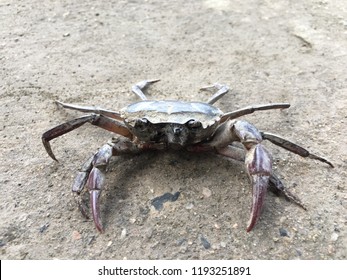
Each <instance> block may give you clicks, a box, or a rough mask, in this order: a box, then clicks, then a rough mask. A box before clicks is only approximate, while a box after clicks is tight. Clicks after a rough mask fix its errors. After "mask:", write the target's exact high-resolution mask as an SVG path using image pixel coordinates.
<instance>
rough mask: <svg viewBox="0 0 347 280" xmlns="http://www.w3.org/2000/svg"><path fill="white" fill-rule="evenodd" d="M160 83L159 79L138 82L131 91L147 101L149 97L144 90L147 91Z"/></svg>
mask: <svg viewBox="0 0 347 280" xmlns="http://www.w3.org/2000/svg"><path fill="white" fill-rule="evenodd" d="M159 81H160V80H159V79H156V80H144V81H141V82H138V83H137V84H135V85H133V86H132V87H131V90H132V92H133V93H135V94H136V95H137V96H138V97H140V98H141V99H142V100H147V96H146V95H145V94H144V93H143V90H145V89H146V88H147V87H148V86H149V85H151V84H154V83H156V82H159Z"/></svg>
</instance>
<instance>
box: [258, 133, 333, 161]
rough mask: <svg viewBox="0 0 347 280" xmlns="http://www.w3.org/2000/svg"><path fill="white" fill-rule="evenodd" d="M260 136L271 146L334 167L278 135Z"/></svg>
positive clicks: (263, 134)
mask: <svg viewBox="0 0 347 280" xmlns="http://www.w3.org/2000/svg"><path fill="white" fill-rule="evenodd" d="M261 135H262V137H263V139H264V140H265V139H266V140H269V141H270V142H272V143H273V144H275V145H277V146H280V147H282V148H283V149H286V150H288V151H290V152H292V153H295V154H297V155H299V156H302V157H307V158H310V159H315V160H319V161H321V162H324V163H326V164H328V165H330V167H334V165H333V164H332V163H331V162H330V161H328V160H326V159H325V158H322V157H320V156H316V155H314V154H311V153H310V152H309V151H307V150H306V149H305V148H303V147H301V146H299V145H297V144H295V143H293V142H291V141H289V140H286V139H284V138H282V137H280V136H278V135H275V134H272V133H268V132H261Z"/></svg>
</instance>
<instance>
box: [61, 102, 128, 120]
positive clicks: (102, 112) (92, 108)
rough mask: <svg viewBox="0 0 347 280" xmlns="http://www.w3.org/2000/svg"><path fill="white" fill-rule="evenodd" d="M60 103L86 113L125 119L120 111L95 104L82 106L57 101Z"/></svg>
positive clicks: (67, 107)
mask: <svg viewBox="0 0 347 280" xmlns="http://www.w3.org/2000/svg"><path fill="white" fill-rule="evenodd" d="M55 102H56V103H57V104H58V105H60V106H62V107H63V108H66V109H71V110H76V111H80V112H84V113H94V114H99V115H104V116H107V117H110V118H112V119H116V120H123V119H122V118H121V116H120V114H119V113H117V112H115V111H111V110H107V109H102V108H99V107H95V106H80V105H75V104H69V103H63V102H60V101H55Z"/></svg>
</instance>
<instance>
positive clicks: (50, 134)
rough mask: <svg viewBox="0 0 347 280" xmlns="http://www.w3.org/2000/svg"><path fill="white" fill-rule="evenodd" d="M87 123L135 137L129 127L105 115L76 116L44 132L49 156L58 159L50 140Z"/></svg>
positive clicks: (45, 145) (44, 142) (44, 144)
mask: <svg viewBox="0 0 347 280" xmlns="http://www.w3.org/2000/svg"><path fill="white" fill-rule="evenodd" d="M85 123H91V124H92V125H95V126H98V127H101V128H103V129H106V130H109V131H112V132H115V133H117V134H120V135H123V136H125V137H128V138H130V139H131V138H132V137H133V135H132V134H131V133H130V131H129V130H128V129H127V127H126V126H125V125H124V124H122V123H120V122H118V121H115V120H113V119H110V118H108V117H105V116H103V115H95V114H92V115H87V116H84V117H80V118H76V119H73V120H71V121H68V122H66V123H63V124H60V125H58V126H56V127H54V128H52V129H50V130H48V131H46V132H45V133H43V135H42V143H43V146H44V147H45V149H46V151H47V153H48V154H49V156H50V157H51V158H52V159H54V160H55V161H58V160H57V159H56V157H55V156H54V154H53V151H52V148H51V145H50V143H49V141H50V140H52V139H54V138H57V137H59V136H61V135H64V134H65V133H68V132H70V131H72V130H74V129H76V128H78V127H80V126H81V125H84V124H85Z"/></svg>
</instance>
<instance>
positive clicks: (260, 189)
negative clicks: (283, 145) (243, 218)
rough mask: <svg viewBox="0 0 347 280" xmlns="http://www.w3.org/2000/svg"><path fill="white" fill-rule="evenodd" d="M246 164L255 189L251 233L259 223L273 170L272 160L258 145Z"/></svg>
mask: <svg viewBox="0 0 347 280" xmlns="http://www.w3.org/2000/svg"><path fill="white" fill-rule="evenodd" d="M245 163H246V167H247V171H248V174H249V176H250V178H251V181H252V187H253V191H252V192H253V193H252V195H253V198H252V209H251V216H250V219H249V221H248V226H247V232H249V231H251V230H252V229H253V227H254V226H255V224H256V223H257V221H258V219H259V217H260V214H261V210H262V208H263V204H264V200H265V195H266V191H267V187H268V184H269V178H270V175H271V170H272V159H271V156H270V154H269V152H268V151H267V150H266V149H265V148H264V146H263V145H261V144H256V145H254V146H252V147H251V148H250V149H249V150H248V151H247V154H246V160H245Z"/></svg>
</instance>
